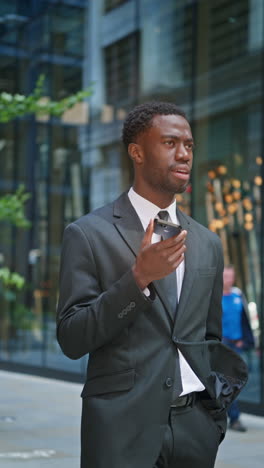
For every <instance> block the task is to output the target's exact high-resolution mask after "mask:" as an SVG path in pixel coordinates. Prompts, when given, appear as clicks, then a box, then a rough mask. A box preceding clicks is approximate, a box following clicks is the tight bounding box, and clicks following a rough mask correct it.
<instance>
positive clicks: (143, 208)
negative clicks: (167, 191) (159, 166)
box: [128, 187, 177, 229]
mask: <svg viewBox="0 0 264 468" xmlns="http://www.w3.org/2000/svg"><path fill="white" fill-rule="evenodd" d="M128 197H129V200H130V202H131V204H132V206H133V208H134V209H135V211H136V213H137V215H138V217H139V219H140V221H141V223H142V225H143V228H144V229H146V228H147V226H148V223H149V221H150V220H151V219H154V218H156V216H157V214H158V212H159V211H161V210H162V211H165V210H166V211H168V213H169V215H170V219H171V221H172V222H173V223H176V224H177V216H176V199H175V200H174V201H173V202H172V203H171V205H169V206H167V207H166V208H160V207H159V206H157V205H154V203H151V202H150V201H149V200H147V199H146V198H144V197H142V196H141V195H139V194H138V193H136V192H135V190H134V189H133V187H131V188H130V190H129V192H128Z"/></svg>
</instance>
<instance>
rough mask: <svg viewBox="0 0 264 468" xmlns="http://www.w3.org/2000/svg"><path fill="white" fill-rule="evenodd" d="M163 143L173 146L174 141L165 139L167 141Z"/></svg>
mask: <svg viewBox="0 0 264 468" xmlns="http://www.w3.org/2000/svg"><path fill="white" fill-rule="evenodd" d="M165 145H168V146H173V145H174V141H173V140H167V141H165Z"/></svg>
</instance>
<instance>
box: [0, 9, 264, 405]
mask: <svg viewBox="0 0 264 468" xmlns="http://www.w3.org/2000/svg"><path fill="white" fill-rule="evenodd" d="M263 48H264V2H262V0H235V1H232V2H230V1H228V0H167V1H160V0H125V1H124V0H123V1H122V0H97V1H92V0H90V1H89V0H83V1H81V0H76V1H75V0H63V1H62V0H61V1H56V0H49V1H48V0H46V1H44V0H43V1H34V0H31V1H21V0H20V1H13V2H12V1H10V0H9V1H1V5H0V58H1V60H0V89H1V91H2V90H4V91H7V92H10V93H17V92H19V93H25V94H26V93H28V92H30V91H31V90H32V89H33V87H34V83H35V81H36V78H37V77H38V76H39V74H40V73H44V75H45V77H46V78H45V93H46V95H47V96H50V97H51V98H54V99H59V98H62V97H64V96H67V95H69V94H71V93H74V92H76V91H78V90H79V89H81V88H83V87H86V86H88V85H89V84H90V83H93V85H92V86H93V94H92V96H91V98H89V100H88V103H87V104H86V103H84V104H83V105H81V104H79V105H78V106H77V107H75V108H73V109H72V110H71V111H69V112H66V114H64V115H63V118H62V119H61V120H59V119H56V118H51V119H47V118H46V119H40V118H38V117H37V118H34V117H32V116H26V117H24V118H20V119H16V120H14V121H12V122H10V123H8V124H2V125H1V126H0V157H1V171H0V195H4V194H6V193H9V192H12V191H14V190H15V189H16V187H17V186H18V185H19V184H20V183H23V184H24V185H25V187H26V189H27V191H28V192H30V193H31V198H30V200H29V201H28V203H27V216H28V218H29V219H30V220H31V223H32V224H31V228H30V229H27V230H22V229H17V228H14V227H12V226H10V225H8V224H7V223H2V226H1V234H0V235H1V240H0V242H1V247H0V252H1V261H2V262H5V264H7V265H8V266H9V267H10V268H11V269H12V271H18V272H19V273H20V274H22V275H24V276H25V278H26V287H25V288H24V290H23V291H22V292H21V293H19V295H17V300H16V301H11V300H8V296H7V297H6V295H3V294H2V295H1V296H0V301H1V309H0V365H1V367H2V368H7V367H8V368H18V369H21V370H28V371H30V372H36V373H43V372H44V373H46V374H50V375H56V376H59V375H64V376H65V375H68V377H69V378H71V379H76V380H83V378H84V372H85V365H86V358H83V359H81V360H79V361H70V360H69V359H67V358H66V357H64V356H63V355H62V353H61V351H60V349H59V347H58V345H57V342H56V337H55V313H56V312H55V311H56V302H57V297H58V268H59V256H60V247H61V238H62V232H63V229H64V227H65V225H67V224H68V223H69V222H71V221H72V220H74V219H76V218H78V217H79V216H81V215H82V214H83V213H85V212H87V211H90V210H92V209H94V208H96V207H98V206H100V205H102V204H104V203H106V202H108V201H111V200H113V199H114V198H115V197H116V196H117V195H118V194H120V192H122V191H123V190H124V189H126V188H127V187H129V184H130V183H131V180H132V167H131V164H130V161H129V159H128V157H127V155H126V153H125V151H124V149H123V147H122V145H121V143H120V133H121V128H122V122H123V119H124V117H125V115H126V113H127V111H128V110H129V109H130V108H131V107H133V106H134V105H135V104H137V103H141V102H144V101H149V100H153V99H162V100H165V101H172V102H175V103H177V104H178V105H179V106H181V107H182V108H183V109H184V110H185V111H186V113H187V116H188V118H189V119H190V122H191V125H192V129H193V134H194V138H195V144H196V148H195V155H194V168H193V175H192V181H191V184H190V186H189V188H188V190H187V192H186V193H185V194H184V195H181V196H178V204H179V205H180V206H181V208H182V209H183V210H185V211H186V212H187V213H189V214H191V215H192V216H193V217H194V218H195V219H197V220H198V221H199V222H201V223H202V224H204V225H206V226H208V227H209V228H210V229H211V230H213V231H214V232H216V233H217V234H218V235H219V236H220V238H221V240H222V244H223V249H224V256H225V262H226V263H232V264H234V265H235V268H236V274H237V285H238V286H239V287H241V288H242V289H243V291H244V292H245V293H246V295H247V298H248V301H249V311H250V320H251V325H252V328H253V331H254V335H255V343H256V345H255V349H254V350H250V351H247V352H245V353H244V354H245V356H244V357H245V359H246V360H247V363H248V365H249V370H250V378H249V383H248V385H247V387H246V388H245V390H244V391H243V392H242V395H241V398H240V399H241V400H242V402H243V403H242V404H243V407H244V409H246V410H248V411H252V412H255V413H257V414H264V376H263V358H264V355H263V338H262V334H261V330H262V324H263V313H264V293H263V290H264V288H263V277H264V262H263V252H264V249H263V248H264V222H263V211H262V208H263V201H264V195H263V172H264V169H263V167H264V166H263V150H264V147H263V146H264V137H263V135H264V132H263V127H264V125H263V122H264V120H263V118H264V96H263V93H264V63H263ZM63 373H64V374H63Z"/></svg>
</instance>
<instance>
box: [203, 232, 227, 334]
mask: <svg viewBox="0 0 264 468" xmlns="http://www.w3.org/2000/svg"><path fill="white" fill-rule="evenodd" d="M214 239H215V242H214V249H215V251H216V258H217V267H216V275H215V279H214V285H213V289H212V294H211V300H210V305H209V310H208V318H207V324H206V337H205V338H206V340H218V341H221V339H222V295H223V269H224V260H223V250H222V244H221V241H220V239H219V237H218V236H215V238H214Z"/></svg>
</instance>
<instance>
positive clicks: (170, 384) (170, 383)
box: [165, 377, 172, 388]
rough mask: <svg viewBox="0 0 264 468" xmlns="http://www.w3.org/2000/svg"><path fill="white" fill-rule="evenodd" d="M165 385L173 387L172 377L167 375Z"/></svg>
mask: <svg viewBox="0 0 264 468" xmlns="http://www.w3.org/2000/svg"><path fill="white" fill-rule="evenodd" d="M165 385H166V387H168V388H170V387H172V378H171V377H167V379H166V380H165Z"/></svg>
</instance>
